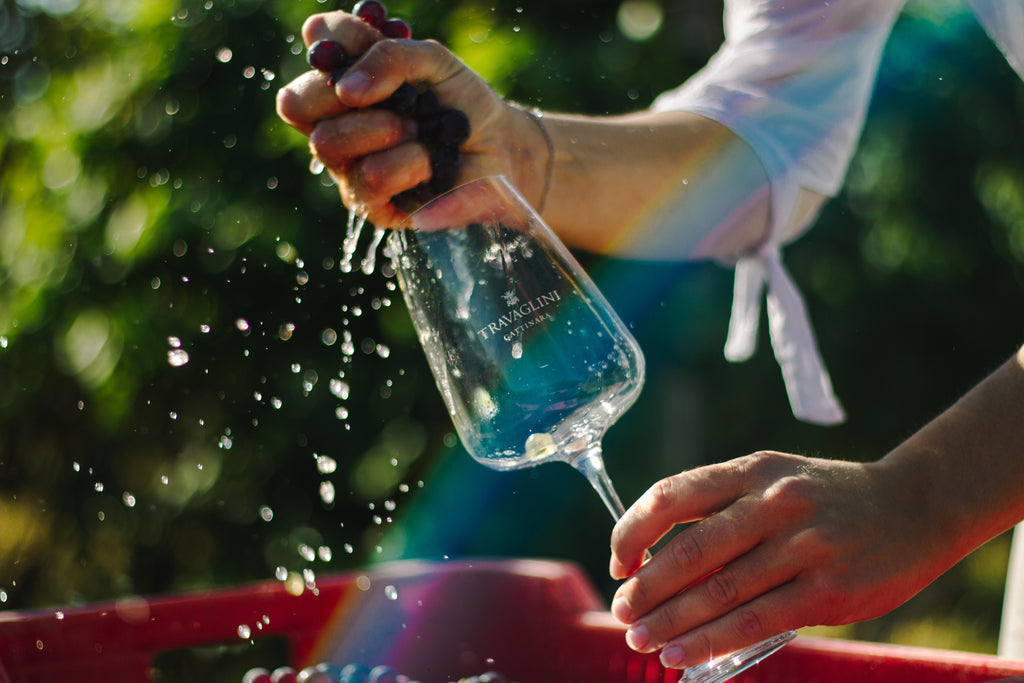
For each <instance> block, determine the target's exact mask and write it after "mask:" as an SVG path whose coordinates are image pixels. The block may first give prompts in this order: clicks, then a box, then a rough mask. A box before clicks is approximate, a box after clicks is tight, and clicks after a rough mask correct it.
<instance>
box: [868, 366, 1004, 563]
mask: <svg viewBox="0 0 1024 683" xmlns="http://www.w3.org/2000/svg"><path fill="white" fill-rule="evenodd" d="M879 465H880V466H881V467H882V468H883V471H886V470H888V471H890V472H893V473H897V474H898V473H899V472H903V473H907V472H911V473H913V476H908V477H904V478H903V480H904V481H907V482H911V484H910V485H911V486H915V487H918V489H919V490H918V491H908V492H907V494H908V495H907V499H908V500H919V501H926V505H925V506H924V508H923V509H921V510H919V511H915V512H914V513H913V514H924V515H929V516H930V517H931V525H930V526H931V527H932V528H933V529H934V530H935V532H936V536H937V539H936V540H937V541H939V539H941V541H940V542H941V544H942V547H945V548H947V549H948V553H949V557H948V558H947V561H948V563H949V564H950V565H951V564H953V563H954V562H956V561H957V560H959V559H960V558H961V557H963V556H964V555H966V554H967V553H968V552H970V551H971V550H973V549H974V548H976V547H977V546H979V545H981V544H982V543H984V542H985V541H987V540H989V539H990V538H992V537H993V536H995V535H997V534H999V533H1001V532H1003V531H1005V530H1006V529H1009V528H1010V527H1011V526H1013V525H1014V524H1015V523H1017V522H1019V521H1020V520H1022V519H1024V347H1022V348H1021V349H1020V350H1019V351H1018V352H1017V353H1016V354H1015V355H1014V356H1013V357H1012V358H1010V359H1009V360H1008V361H1007V362H1006V363H1004V364H1003V365H1002V366H1001V367H1000V368H999V369H998V370H996V371H995V372H993V373H992V374H991V375H989V376H988V377H987V378H986V379H985V380H983V381H982V382H981V383H980V384H978V385H977V386H976V387H974V388H973V389H972V390H971V391H970V392H968V393H967V394H966V395H964V396H963V397H962V398H961V399H960V400H959V401H957V402H956V403H955V404H954V405H953V406H952V407H950V408H949V409H948V410H946V411H945V412H944V413H942V414H941V415H940V416H939V417H937V418H935V419H934V420H933V421H931V422H930V423H929V424H927V425H926V426H925V427H924V428H922V429H921V430H920V431H919V432H917V433H916V434H915V435H914V436H912V437H911V438H910V439H908V440H907V441H906V442H904V443H903V444H901V445H900V446H899V447H897V448H896V449H895V450H893V451H892V452H891V453H890V454H889V455H887V456H886V457H885V458H884V459H883V460H882V461H880V463H879ZM915 494H916V495H915Z"/></svg>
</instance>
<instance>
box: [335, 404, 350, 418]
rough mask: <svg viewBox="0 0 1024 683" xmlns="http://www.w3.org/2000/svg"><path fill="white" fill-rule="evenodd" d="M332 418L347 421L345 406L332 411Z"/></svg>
mask: <svg viewBox="0 0 1024 683" xmlns="http://www.w3.org/2000/svg"><path fill="white" fill-rule="evenodd" d="M334 417H336V418H338V419H339V420H347V419H348V408H346V407H345V406H338V407H337V408H335V409H334Z"/></svg>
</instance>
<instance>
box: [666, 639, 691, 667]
mask: <svg viewBox="0 0 1024 683" xmlns="http://www.w3.org/2000/svg"><path fill="white" fill-rule="evenodd" d="M685 663H686V655H685V653H684V652H683V648H681V647H679V646H678V645H669V646H668V647H666V648H665V649H664V650H662V651H661V665H662V666H664V667H667V668H669V669H681V668H682V667H683V665H684V664H685Z"/></svg>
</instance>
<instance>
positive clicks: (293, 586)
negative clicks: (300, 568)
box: [284, 572, 306, 596]
mask: <svg viewBox="0 0 1024 683" xmlns="http://www.w3.org/2000/svg"><path fill="white" fill-rule="evenodd" d="M284 589H285V590H286V591H288V593H289V594H291V595H295V596H299V595H302V592H303V591H304V590H306V584H305V583H304V582H303V581H302V577H301V576H299V575H298V574H297V573H296V572H289V573H288V578H287V579H285V582H284Z"/></svg>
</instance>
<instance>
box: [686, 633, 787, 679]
mask: <svg viewBox="0 0 1024 683" xmlns="http://www.w3.org/2000/svg"><path fill="white" fill-rule="evenodd" d="M795 637H796V631H786V632H785V633H780V634H779V635H777V636H772V637H771V638H768V639H766V640H762V641H761V642H760V643H757V644H756V645H751V646H750V647H746V648H743V649H742V650H737V651H736V652H731V653H729V654H727V655H722V656H721V657H716V658H715V659H712V660H709V661H707V662H704V663H703V664H698V665H697V666H691V667H690V668H689V669H686V670H685V671H683V676H682V678H680V679H679V683H721V682H722V681H727V680H729V679H730V678H732V677H733V676H735V675H737V674H739V673H741V672H743V671H746V670H747V669H749V668H750V667H752V666H754V665H755V664H757V663H758V662H760V661H761V660H762V659H764V658H765V657H767V656H768V655H771V654H773V653H774V652H775V651H776V650H778V649H779V648H781V647H782V646H783V645H785V644H786V643H788V642H789V641H791V640H793V638H795Z"/></svg>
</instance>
